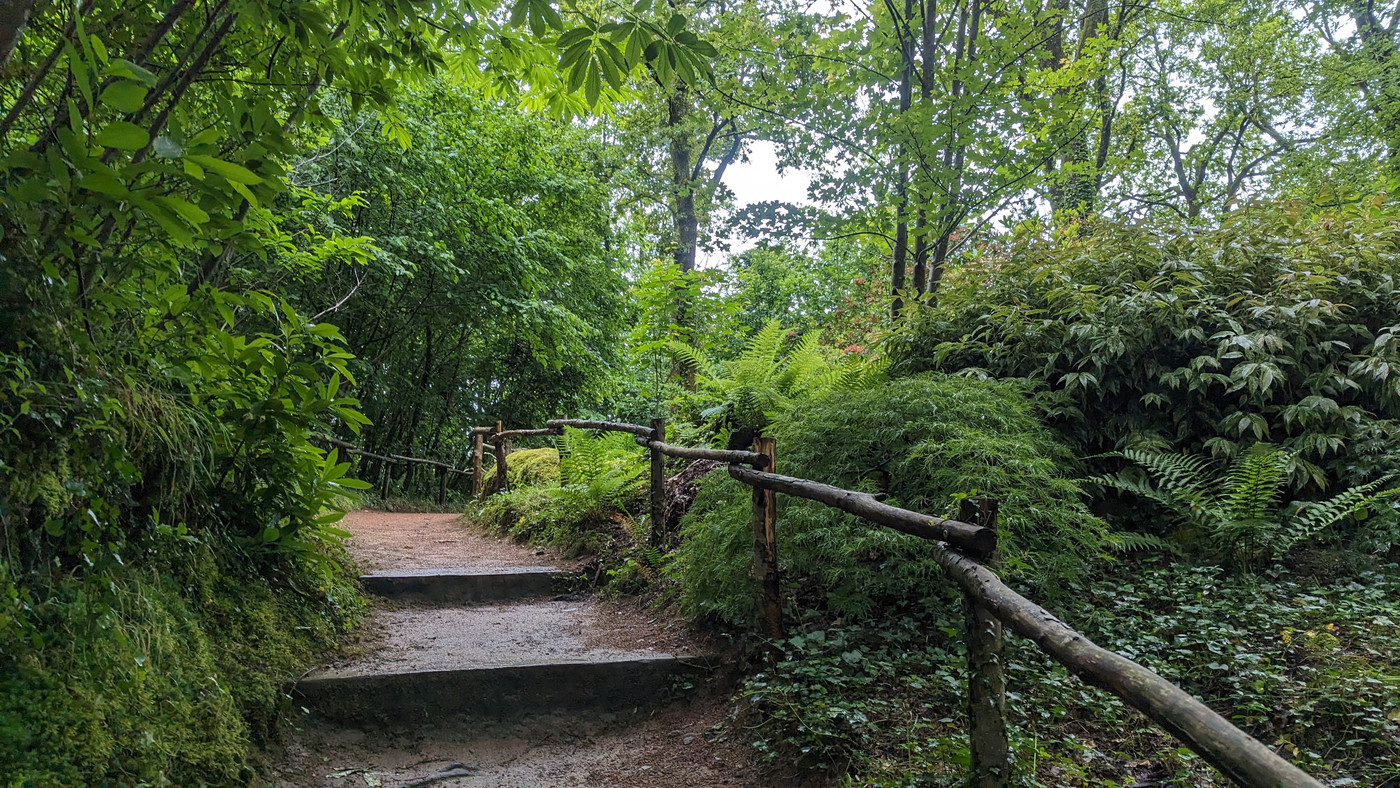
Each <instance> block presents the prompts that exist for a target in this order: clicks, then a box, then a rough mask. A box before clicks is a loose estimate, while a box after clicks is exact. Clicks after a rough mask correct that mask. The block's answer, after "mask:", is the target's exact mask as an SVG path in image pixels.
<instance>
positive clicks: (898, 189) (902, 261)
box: [890, 0, 914, 317]
mask: <svg viewBox="0 0 1400 788" xmlns="http://www.w3.org/2000/svg"><path fill="white" fill-rule="evenodd" d="M913 17H914V0H904V18H903V20H902V21H897V22H896V28H895V33H896V35H898V36H899V50H900V52H901V53H902V55H903V59H904V69H903V70H902V71H901V72H900V76H899V114H900V115H901V116H903V115H904V114H905V113H907V112H908V111H909V107H910V105H912V104H913V100H914V35H913V32H914V31H913V27H912V25H911V20H912V19H913ZM907 153H908V152H907V150H906V148H905V146H904V145H900V146H899V154H898V155H899V181H898V183H896V184H895V225H894V261H893V265H892V267H891V271H890V293H891V294H892V295H893V296H894V301H893V302H892V303H891V305H890V312H891V314H893V316H894V317H899V314H900V313H901V312H903V311H904V300H903V299H901V298H900V297H899V291H901V290H903V289H904V275H905V272H906V271H907V269H908V265H909V263H908V260H909V163H908V161H907V160H906V158H905V157H906V155H907Z"/></svg>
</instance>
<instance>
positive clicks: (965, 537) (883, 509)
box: [729, 465, 997, 557]
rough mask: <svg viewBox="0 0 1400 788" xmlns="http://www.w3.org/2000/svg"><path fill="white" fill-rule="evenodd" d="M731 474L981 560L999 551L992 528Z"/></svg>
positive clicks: (796, 483)
mask: <svg viewBox="0 0 1400 788" xmlns="http://www.w3.org/2000/svg"><path fill="white" fill-rule="evenodd" d="M729 475H730V476H732V477H734V478H735V479H737V480H739V481H741V482H743V483H744V484H747V485H749V486H751V487H760V488H762V489H765V490H775V491H777V492H780V493H787V494H788V495H794V496H797V497H798V498H806V499H808V500H812V501H817V502H819V503H824V504H826V505H827V506H832V507H835V508H837V509H840V510H841V511H843V512H850V513H851V514H854V515H856V516H857V517H862V518H864V519H866V520H869V521H871V522H873V523H879V524H880V525H884V526H887V527H889V528H893V529H894V530H896V531H902V532H904V533H906V534H912V535H913V536H919V537H923V538H924V539H933V540H935V541H940V542H948V543H949V544H951V545H953V546H954V547H956V548H958V549H959V550H966V551H967V552H969V553H971V554H973V555H975V556H978V557H985V556H989V555H991V554H992V551H994V550H996V549H997V535H996V531H993V530H992V529H990V528H983V527H982V526H979V525H972V524H970V523H964V522H959V521H957V520H945V519H943V518H942V517H934V516H932V515H928V514H923V513H922V512H913V511H910V510H908V509H901V508H899V507H898V506H890V505H889V504H887V503H880V502H879V501H877V500H875V496H873V495H870V494H869V493H862V492H855V491H853V490H846V489H842V488H840V487H832V486H831V485H829V484H822V483H821V482H814V481H809V480H807V479H799V478H797V477H795V476H780V475H778V474H776V473H763V472H761V471H753V470H749V469H748V468H741V467H739V466H737V465H731V466H729Z"/></svg>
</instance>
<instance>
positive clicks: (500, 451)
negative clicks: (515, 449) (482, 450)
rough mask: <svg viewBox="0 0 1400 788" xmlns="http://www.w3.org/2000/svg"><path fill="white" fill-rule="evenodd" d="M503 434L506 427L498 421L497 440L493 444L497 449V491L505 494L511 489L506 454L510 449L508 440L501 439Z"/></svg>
mask: <svg viewBox="0 0 1400 788" xmlns="http://www.w3.org/2000/svg"><path fill="white" fill-rule="evenodd" d="M502 432H505V425H503V424H502V423H501V422H499V421H498V422H496V439H495V440H494V441H492V442H491V443H492V444H493V445H495V447H496V490H497V491H499V492H505V491H506V490H507V489H508V488H509V485H508V483H507V478H506V472H507V471H506V452H507V451H508V450H509V448H508V447H507V446H506V439H505V438H502V437H500V434H501V433H502Z"/></svg>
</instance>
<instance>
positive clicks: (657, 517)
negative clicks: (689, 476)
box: [651, 418, 666, 547]
mask: <svg viewBox="0 0 1400 788" xmlns="http://www.w3.org/2000/svg"><path fill="white" fill-rule="evenodd" d="M651 439H652V440H654V441H660V442H662V443H664V442H665V441H666V420H665V419H662V418H657V419H652V420H651ZM665 538H666V455H664V454H662V453H661V450H660V449H651V546H652V547H661V543H662V542H663V541H664V540H665Z"/></svg>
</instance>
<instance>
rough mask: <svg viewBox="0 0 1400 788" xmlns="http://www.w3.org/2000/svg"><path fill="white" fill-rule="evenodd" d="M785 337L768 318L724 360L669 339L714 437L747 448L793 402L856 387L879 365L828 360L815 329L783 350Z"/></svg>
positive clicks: (876, 372) (874, 374) (778, 325)
mask: <svg viewBox="0 0 1400 788" xmlns="http://www.w3.org/2000/svg"><path fill="white" fill-rule="evenodd" d="M787 337H788V332H787V330H786V329H785V328H783V325H782V323H781V322H779V321H778V320H770V321H769V322H768V323H767V324H766V325H765V326H764V327H763V328H762V329H760V330H758V331H757V332H755V333H754V335H753V336H751V337H749V340H748V342H747V343H746V344H745V346H744V352H743V353H741V354H740V355H739V357H738V358H735V359H732V360H730V361H714V360H711V359H710V358H709V357H707V356H706V355H705V354H704V353H703V352H702V351H700V350H698V349H696V348H693V347H691V346H689V345H687V344H684V343H682V342H672V343H671V344H670V346H669V347H670V351H671V353H672V355H674V356H675V357H676V358H677V359H679V360H680V361H681V363H682V364H684V365H686V366H687V367H689V368H690V369H693V370H694V371H695V373H696V383H697V385H698V387H699V390H700V393H701V396H702V398H703V399H704V401H706V402H708V403H709V406H708V407H705V408H704V409H703V410H701V411H700V416H701V418H702V419H704V420H705V421H706V422H707V423H708V424H709V425H710V427H711V430H712V432H713V433H714V435H715V436H716V438H717V440H718V442H720V443H727V444H730V445H731V447H732V448H740V447H747V445H748V443H749V442H750V441H751V440H752V439H753V438H754V437H756V436H759V435H762V434H763V433H764V430H766V429H767V428H768V426H769V425H770V424H771V423H772V422H773V420H774V419H775V418H778V417H779V415H780V414H781V413H783V412H784V411H786V410H787V409H788V408H790V407H791V406H792V404H793V403H794V401H796V400H798V399H801V398H803V397H808V396H812V395H816V394H821V393H824V392H828V391H833V390H838V389H847V388H854V387H860V386H862V385H864V384H867V383H869V382H870V381H871V380H873V379H874V378H876V377H877V376H878V375H880V374H881V372H882V367H881V366H880V365H879V364H875V363H865V362H861V361H860V360H858V359H855V358H852V357H847V358H846V359H843V360H841V361H836V360H833V359H832V358H831V357H830V355H829V354H828V352H827V351H826V350H825V349H824V348H822V346H821V337H820V334H819V333H817V332H811V333H808V334H805V335H804V336H802V337H801V338H800V339H798V340H797V343H796V344H795V345H793V347H792V348H791V349H790V350H788V351H787V352H786V353H784V352H783V346H784V344H786V341H787Z"/></svg>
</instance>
